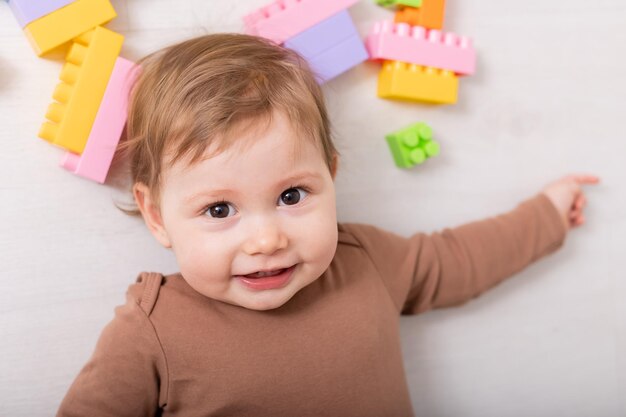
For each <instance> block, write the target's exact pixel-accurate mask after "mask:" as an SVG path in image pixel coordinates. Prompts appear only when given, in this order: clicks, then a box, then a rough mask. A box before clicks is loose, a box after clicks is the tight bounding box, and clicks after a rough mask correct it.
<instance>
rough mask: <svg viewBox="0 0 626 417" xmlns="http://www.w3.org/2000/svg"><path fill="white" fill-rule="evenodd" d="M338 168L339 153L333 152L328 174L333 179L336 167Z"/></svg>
mask: <svg viewBox="0 0 626 417" xmlns="http://www.w3.org/2000/svg"><path fill="white" fill-rule="evenodd" d="M338 168H339V155H338V154H335V155H334V156H333V162H332V165H331V166H330V176H331V177H332V178H333V181H334V180H335V176H336V175H337V169H338Z"/></svg>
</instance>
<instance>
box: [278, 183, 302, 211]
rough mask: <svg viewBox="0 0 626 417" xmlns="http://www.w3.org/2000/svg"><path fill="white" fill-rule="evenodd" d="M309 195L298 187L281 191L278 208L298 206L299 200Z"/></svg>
mask: <svg viewBox="0 0 626 417" xmlns="http://www.w3.org/2000/svg"><path fill="white" fill-rule="evenodd" d="M308 194H309V193H308V192H307V191H305V190H303V189H302V188H300V187H295V188H290V189H288V190H285V191H283V193H282V194H281V195H280V198H279V199H278V205H279V206H293V205H294V204H298V202H299V201H300V200H302V199H303V198H304V197H306V196H307V195H308Z"/></svg>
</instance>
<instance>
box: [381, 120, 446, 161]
mask: <svg viewBox="0 0 626 417" xmlns="http://www.w3.org/2000/svg"><path fill="white" fill-rule="evenodd" d="M432 137H433V132H432V129H431V128H430V127H429V126H428V125H427V124H425V123H422V122H419V123H415V124H413V125H411V126H409V127H407V128H404V129H402V130H400V131H398V132H394V133H391V134H389V135H387V136H386V137H385V139H386V140H387V144H388V145H389V149H390V150H391V154H392V156H393V159H394V162H395V164H396V165H397V166H398V167H400V168H411V167H413V166H415V165H419V164H422V163H423V162H424V161H426V160H427V159H428V158H432V157H434V156H437V155H439V144H438V143H437V142H435V141H434V140H432Z"/></svg>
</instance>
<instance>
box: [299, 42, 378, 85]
mask: <svg viewBox="0 0 626 417" xmlns="http://www.w3.org/2000/svg"><path fill="white" fill-rule="evenodd" d="M365 60H367V51H366V50H365V46H364V45H363V41H362V40H361V37H360V36H358V35H357V36H352V37H350V38H348V39H347V40H345V41H343V42H341V43H340V44H339V45H337V46H336V47H334V48H332V49H329V50H327V51H326V52H324V53H323V54H321V55H318V56H316V57H315V58H313V59H311V60H310V61H309V65H310V66H311V69H312V70H313V72H314V73H315V74H316V77H317V80H318V82H319V83H320V84H323V83H325V82H326V81H328V80H330V79H332V78H335V77H337V76H338V75H340V74H342V73H344V72H346V71H348V70H349V69H351V68H354V67H356V66H357V65H359V64H360V63H362V62H364V61H365Z"/></svg>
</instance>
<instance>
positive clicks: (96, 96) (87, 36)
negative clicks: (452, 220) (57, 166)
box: [39, 27, 124, 154]
mask: <svg viewBox="0 0 626 417" xmlns="http://www.w3.org/2000/svg"><path fill="white" fill-rule="evenodd" d="M123 42H124V37H123V36H122V35H120V34H119V33H115V32H113V31H110V30H108V29H105V28H103V27H97V28H95V29H94V30H91V31H89V32H86V33H84V34H82V35H81V36H79V37H78V38H76V39H74V43H73V44H72V46H71V48H70V50H69V51H68V53H67V57H66V60H67V62H66V63H65V65H64V66H63V69H62V70H61V76H60V77H59V78H60V79H61V83H59V84H58V85H57V87H56V89H55V90H54V94H53V96H52V97H53V98H54V99H55V100H56V102H53V103H52V104H50V106H49V107H48V112H47V113H46V119H48V120H49V121H48V122H44V123H43V125H42V126H41V130H40V131H39V137H40V138H42V139H45V140H47V141H48V142H51V143H53V144H55V145H58V146H61V147H63V148H65V149H67V150H69V151H71V152H74V153H77V154H80V153H82V151H83V149H84V148H85V144H86V143H87V139H88V138H89V132H90V131H91V127H92V125H93V122H94V120H95V118H96V114H97V113H98V109H99V108H100V102H101V101H102V97H103V96H104V92H105V91H106V88H107V84H108V82H109V78H110V77H111V73H112V72H113V67H114V66H115V60H116V59H117V57H118V55H119V53H120V50H121V49H122V43H123Z"/></svg>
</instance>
